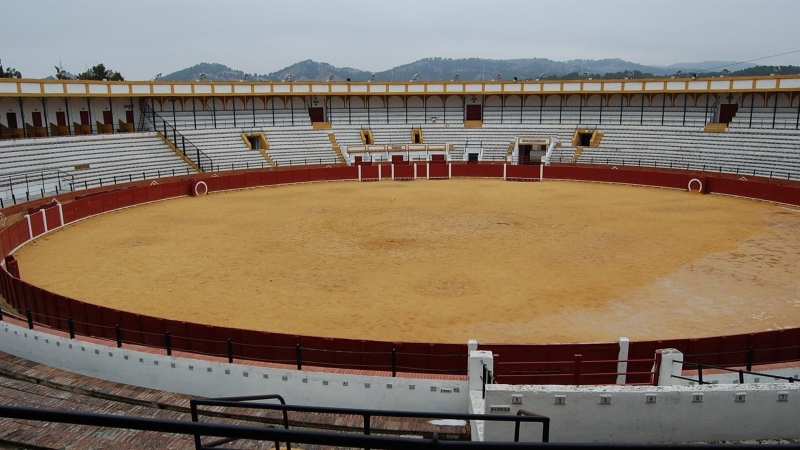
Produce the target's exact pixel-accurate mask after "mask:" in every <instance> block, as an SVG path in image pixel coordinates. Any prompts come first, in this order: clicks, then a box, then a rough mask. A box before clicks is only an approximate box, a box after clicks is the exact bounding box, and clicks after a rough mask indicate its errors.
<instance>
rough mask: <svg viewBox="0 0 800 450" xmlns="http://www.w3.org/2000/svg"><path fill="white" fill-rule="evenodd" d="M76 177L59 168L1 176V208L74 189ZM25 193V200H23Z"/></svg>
mask: <svg viewBox="0 0 800 450" xmlns="http://www.w3.org/2000/svg"><path fill="white" fill-rule="evenodd" d="M74 185H75V177H74V176H73V175H70V174H68V173H66V172H64V171H62V170H59V169H50V170H35V171H30V172H21V173H14V174H9V175H3V176H2V177H0V208H5V206H6V204H9V205H10V204H14V205H16V204H17V203H18V202H22V201H30V200H34V199H37V198H43V197H46V196H48V195H51V194H53V193H55V194H56V195H58V194H59V193H60V192H64V191H67V190H72V189H73V186H74ZM23 195H24V200H23Z"/></svg>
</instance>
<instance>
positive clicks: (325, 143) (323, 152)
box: [262, 127, 361, 166]
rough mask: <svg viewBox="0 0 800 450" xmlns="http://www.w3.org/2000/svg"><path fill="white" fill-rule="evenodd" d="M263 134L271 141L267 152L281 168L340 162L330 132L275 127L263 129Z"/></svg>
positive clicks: (307, 128) (304, 128)
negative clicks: (329, 135) (329, 136)
mask: <svg viewBox="0 0 800 450" xmlns="http://www.w3.org/2000/svg"><path fill="white" fill-rule="evenodd" d="M262 132H263V133H264V134H265V135H266V136H267V140H268V141H269V150H267V152H268V153H269V156H270V157H271V158H272V160H273V161H275V164H277V165H279V166H287V165H298V164H336V163H339V162H340V161H339V157H338V156H336V153H335V152H334V151H333V147H332V146H331V141H330V139H328V133H329V132H330V131H329V130H314V129H312V128H311V127H274V128H263V129H262ZM337 137H338V136H337ZM360 142H361V139H360V138H359V143H360ZM340 145H341V143H340Z"/></svg>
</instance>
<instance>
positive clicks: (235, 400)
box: [189, 395, 550, 449]
mask: <svg viewBox="0 0 800 450" xmlns="http://www.w3.org/2000/svg"><path fill="white" fill-rule="evenodd" d="M271 399H276V400H278V401H279V402H280V404H274V403H255V401H258V400H271ZM189 404H190V407H191V412H192V421H193V422H198V421H199V411H198V407H199V406H213V407H217V408H219V407H231V408H238V409H257V410H271V411H282V412H283V424H284V429H286V430H288V429H289V419H288V416H287V412H289V411H291V412H304V413H313V414H331V415H337V416H361V418H362V419H363V426H364V434H363V435H364V436H370V435H371V433H372V427H371V423H372V422H371V421H372V418H374V417H393V418H404V419H440V420H441V419H444V420H463V421H485V422H514V442H519V428H520V424H522V423H541V424H542V442H549V441H550V418H549V417H547V416H543V415H539V414H535V413H532V412H530V411H527V410H520V411H521V413H517V414H516V415H501V414H466V413H463V414H462V413H439V412H429V411H387V410H379V409H357V408H332V407H325V406H301V405H287V404H286V402H285V401H284V400H283V398H282V397H281V396H280V395H266V396H253V397H225V398H202V399H198V398H195V399H191V400H190V402H189ZM200 436H201V434H200V433H198V434H195V446H196V448H198V449H205V448H213V447H216V446H218V445H222V444H223V443H228V442H232V440H225V439H221V440H218V441H214V442H212V443H208V444H205V446H204V445H203V444H201V438H200ZM275 444H276V447H275V448H279V446H278V443H277V442H276V443H275ZM289 448H290V447H289Z"/></svg>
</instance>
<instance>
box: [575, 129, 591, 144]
mask: <svg viewBox="0 0 800 450" xmlns="http://www.w3.org/2000/svg"><path fill="white" fill-rule="evenodd" d="M591 143H592V133H580V132H579V133H578V146H579V147H588V146H589V145H591Z"/></svg>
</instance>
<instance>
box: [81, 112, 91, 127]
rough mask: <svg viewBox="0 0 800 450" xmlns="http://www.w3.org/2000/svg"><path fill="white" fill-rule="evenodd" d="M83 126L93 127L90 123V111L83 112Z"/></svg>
mask: <svg viewBox="0 0 800 450" xmlns="http://www.w3.org/2000/svg"><path fill="white" fill-rule="evenodd" d="M81 125H91V124H90V123H89V111H81Z"/></svg>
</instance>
